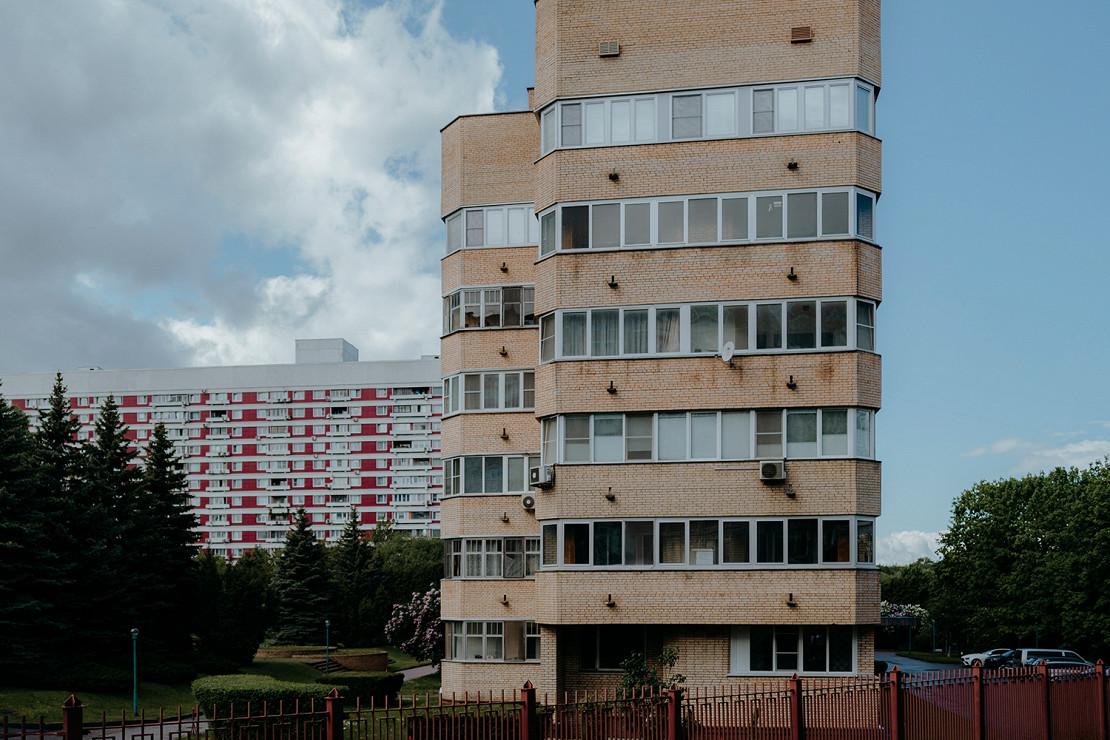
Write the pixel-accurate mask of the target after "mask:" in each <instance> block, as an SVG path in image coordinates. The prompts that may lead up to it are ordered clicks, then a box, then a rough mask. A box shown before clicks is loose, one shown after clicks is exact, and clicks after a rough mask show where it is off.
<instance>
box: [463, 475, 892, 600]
mask: <svg viewBox="0 0 1110 740" xmlns="http://www.w3.org/2000/svg"><path fill="white" fill-rule="evenodd" d="M879 478H880V463H878V462H875V461H872V460H787V462H786V484H785V485H784V484H774V485H771V484H767V483H763V482H761V481H760V480H759V469H758V463H757V461H755V460H749V461H743V462H734V463H726V462H722V463H708V462H706V463H624V464H621V465H558V466H556V468H555V485H554V486H553V487H552V488H550V489H547V490H542V489H538V490H537V491H536V518H537V519H538V520H540V521H541V522H542V521H544V520H549V519H574V518H626V519H628V518H634V517H654V518H658V517H670V516H676V517H713V516H721V517H727V516H826V515H837V514H842V515H845V516H847V515H858V516H878V515H879V513H880V499H879ZM787 485H789V489H788V488H787ZM610 488H611V489H612V491H611V492H612V493H613V495H614V501H612V502H610V501H608V500H606V498H605V494H606V493H609V492H610ZM788 491H793V493H794V498H790V497H789V496H787V492H788ZM445 505H446V502H445ZM447 519H448V516H447V511H446V510H445V511H444V514H443V521H444V532H443V536H444V537H448V536H450V535H448V534H447ZM464 531H465V530H464ZM632 577H636V576H632ZM876 603H878V602H877V601H876Z"/></svg>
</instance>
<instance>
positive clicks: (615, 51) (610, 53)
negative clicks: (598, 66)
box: [597, 41, 621, 57]
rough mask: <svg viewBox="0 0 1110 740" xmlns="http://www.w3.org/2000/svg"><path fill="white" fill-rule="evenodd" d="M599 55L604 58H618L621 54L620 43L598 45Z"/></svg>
mask: <svg viewBox="0 0 1110 740" xmlns="http://www.w3.org/2000/svg"><path fill="white" fill-rule="evenodd" d="M597 53H598V55H599V56H603V57H617V56H620V53H621V44H620V42H619V41H602V42H601V43H599V44H598V45H597Z"/></svg>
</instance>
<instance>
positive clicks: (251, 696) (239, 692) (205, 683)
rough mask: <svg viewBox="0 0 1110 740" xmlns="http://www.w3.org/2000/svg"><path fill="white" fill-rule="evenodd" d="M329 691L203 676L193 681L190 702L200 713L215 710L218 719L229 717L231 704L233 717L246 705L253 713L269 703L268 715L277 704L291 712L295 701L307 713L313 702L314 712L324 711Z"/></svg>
mask: <svg viewBox="0 0 1110 740" xmlns="http://www.w3.org/2000/svg"><path fill="white" fill-rule="evenodd" d="M330 691H331V688H329V687H327V686H321V685H319V684H315V683H291V682H289V681H278V680H277V679H274V678H270V677H269V676H250V675H245V674H235V675H229V676H206V677H205V678H198V679H197V680H196V681H193V699H195V700H196V702H197V704H198V705H200V708H201V711H203V712H205V713H207V712H211V711H213V709H214V710H215V712H216V716H218V717H226V716H228V715H229V714H230V712H231V705H232V704H234V705H235V714H236V716H238V715H240V714H246V711H247V703H248V702H249V703H250V704H251V705H252V709H251V711H252V713H256V712H260V711H262V702H267V703H268V705H269V706H268V709H269V711H270V712H276V711H277V707H278V702H284V704H285V707H286V709H287V710H290V711H291V710H292V708H293V706H294V705H295V703H296V702H297V701H300V702H301V705H302V706H303V707H304V708H305V709H307V708H308V705H309V702H311V701H312V700H313V699H315V700H316V706H317V708H318V709H323V704H324V700H325V699H326V698H327V695H328V693H329V692H330Z"/></svg>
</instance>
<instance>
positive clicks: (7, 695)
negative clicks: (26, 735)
mask: <svg viewBox="0 0 1110 740" xmlns="http://www.w3.org/2000/svg"><path fill="white" fill-rule="evenodd" d="M70 693H72V692H69V691H63V690H61V689H16V688H8V687H0V714H7V715H8V722H9V723H10V722H18V721H19V717H20V716H25V717H27V718H28V721H31V719H32V718H34V721H36V722H37V721H38V717H39V716H40V715H41V716H43V717H45V718H46V721H47V722H61V721H62V704H63V703H64V702H65V700H66V699H68V698H69V695H70ZM77 698H78V699H80V700H81V703H82V704H84V705H85V713H84V720H85V721H86V722H94V721H96V720H99V719H100V718H101V716H102V713H103V712H107V714H108V718H109V719H115V720H116V721H118V720H119V718H120V712H121V711H126V712H127V716H128V717H131V692H130V691H128V692H126V693H115V694H113V693H103V692H92V691H79V692H77ZM178 705H180V706H181V707H182V709H183V711H185V712H188V711H189V710H190V708H191V707H192V706H193V692H192V691H191V690H190V688H189V684H179V685H173V686H167V685H166V684H160V683H147V682H145V681H140V682H139V711H140V712H142V711H143V709H146V712H147V716H148V717H150V716H155V717H156V716H158V708H159V707H165V709H166V712H167V713H168V714H169V713H172V714H176V713H177V707H178Z"/></svg>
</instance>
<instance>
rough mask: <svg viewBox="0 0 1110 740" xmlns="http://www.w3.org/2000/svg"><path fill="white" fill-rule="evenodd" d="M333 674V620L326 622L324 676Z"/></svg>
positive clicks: (326, 620)
mask: <svg viewBox="0 0 1110 740" xmlns="http://www.w3.org/2000/svg"><path fill="white" fill-rule="evenodd" d="M329 674H331V620H330V619H325V620H324V675H325V676H327V675H329Z"/></svg>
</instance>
